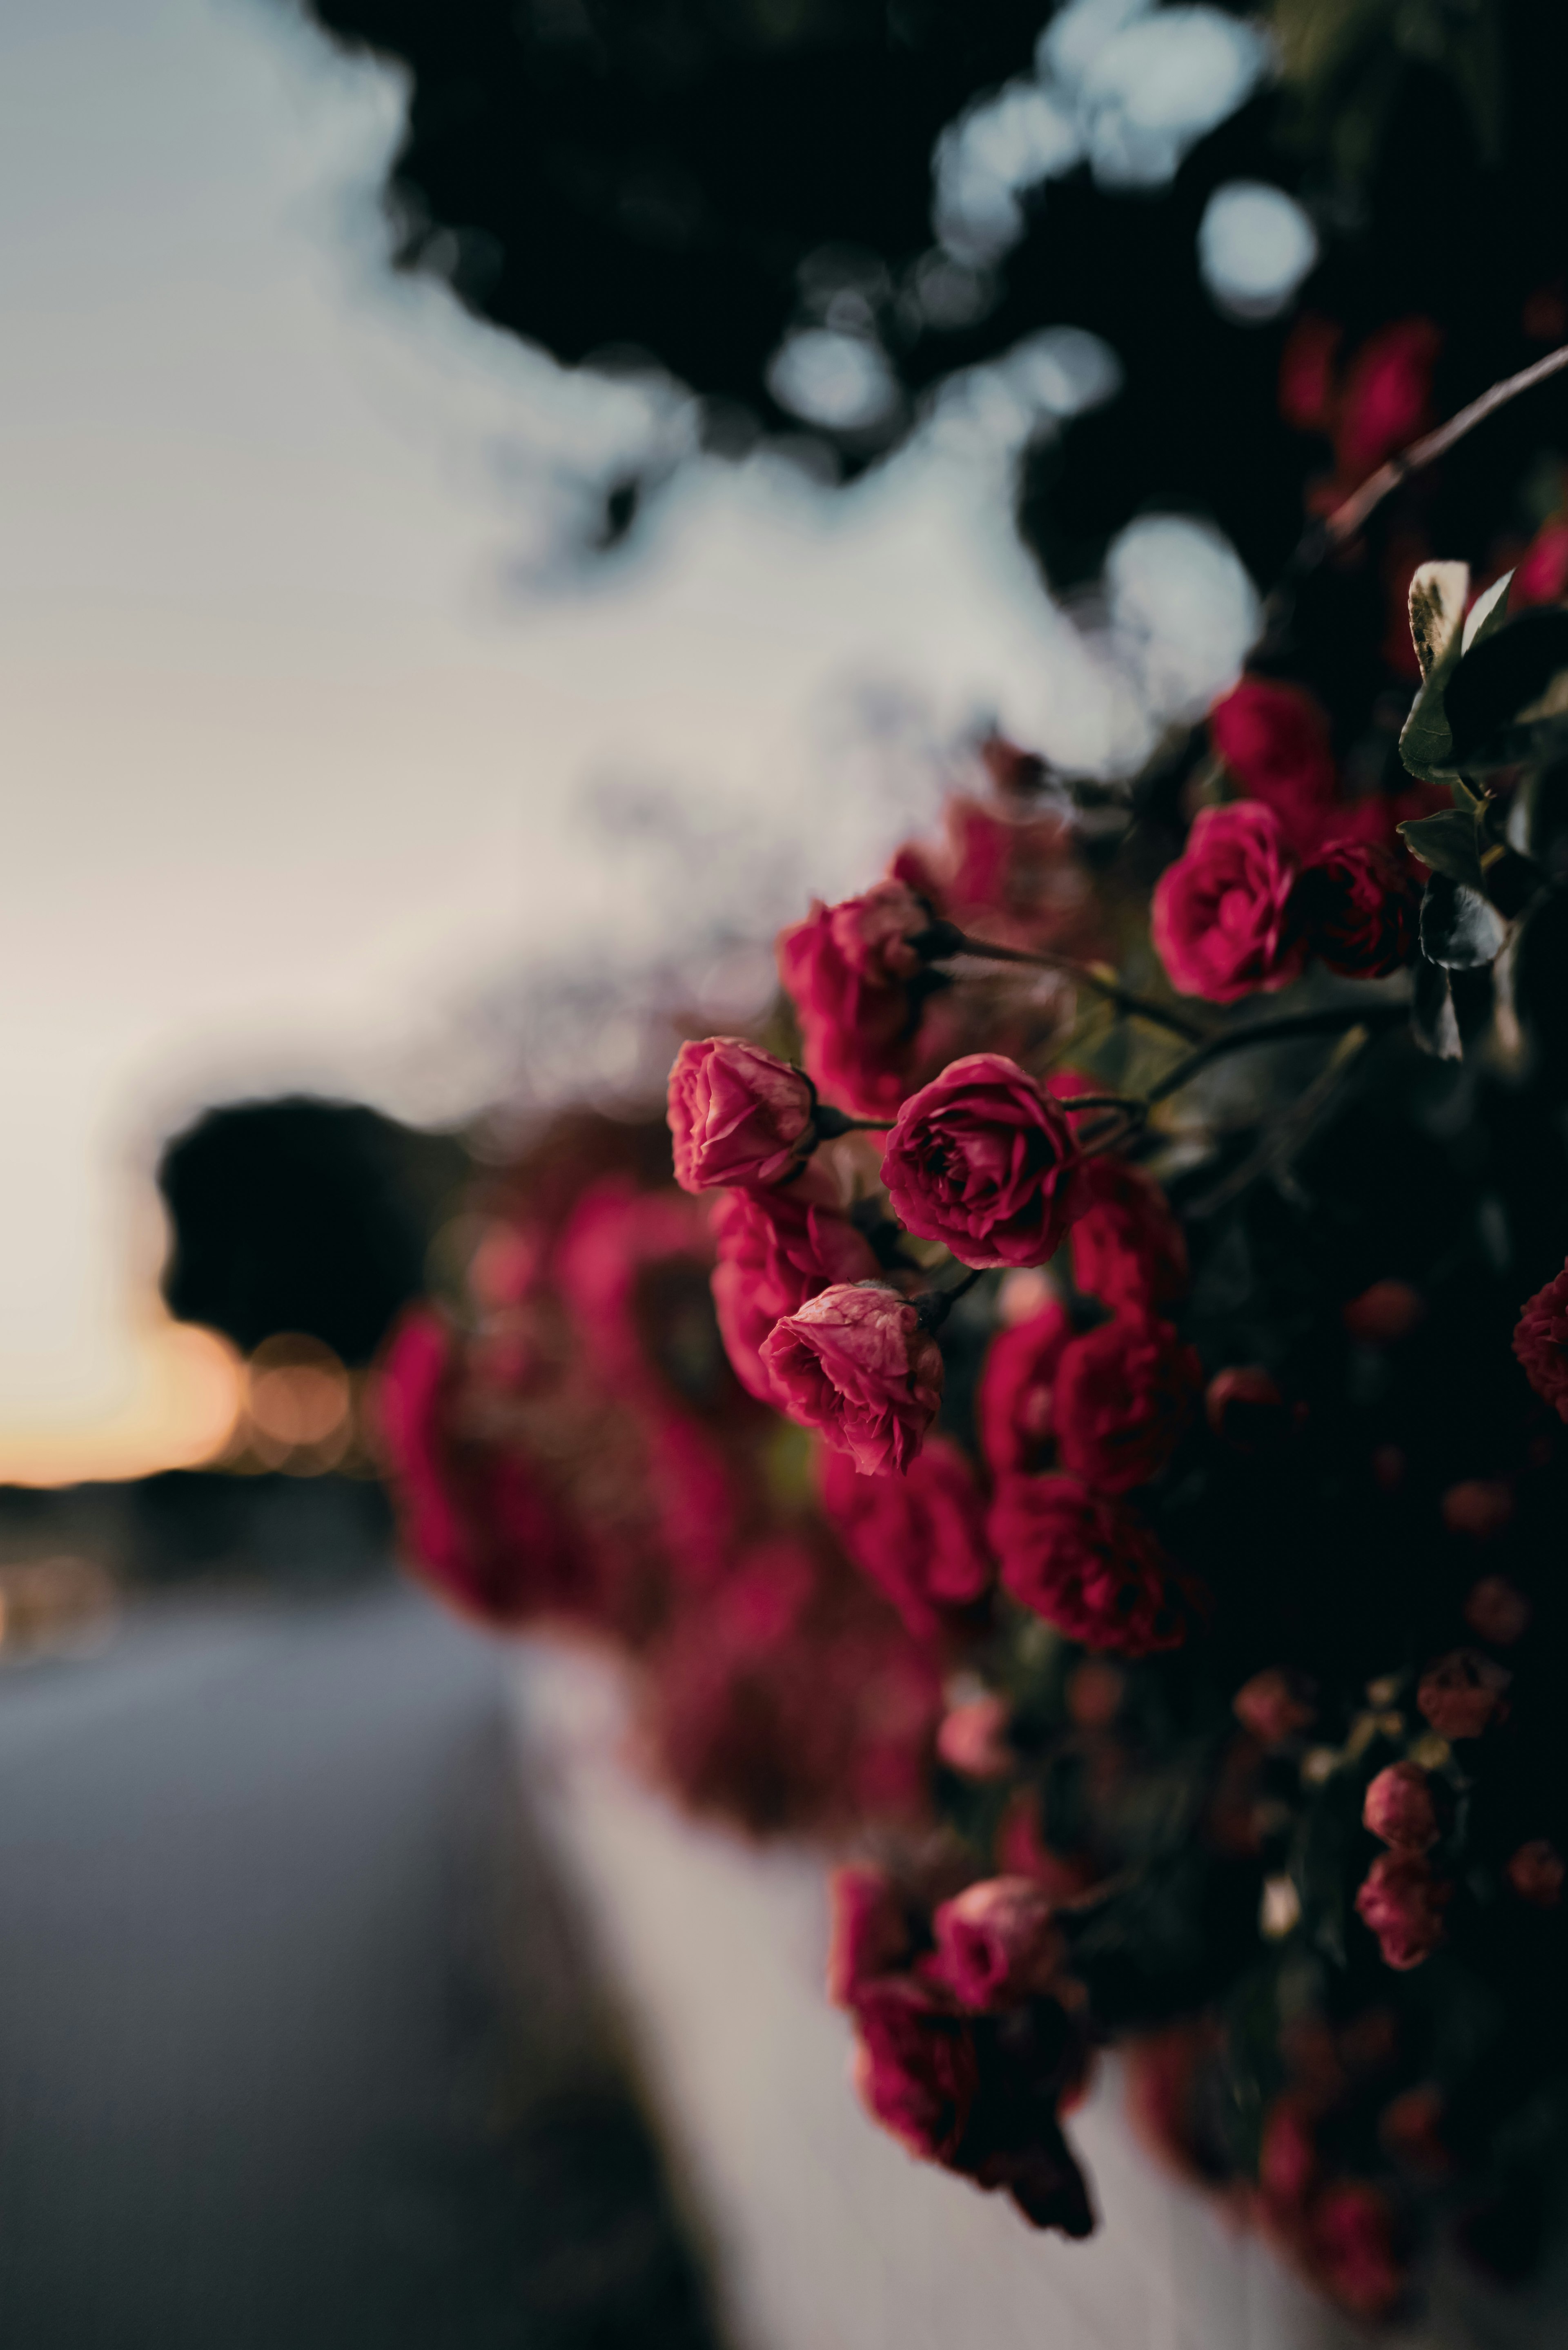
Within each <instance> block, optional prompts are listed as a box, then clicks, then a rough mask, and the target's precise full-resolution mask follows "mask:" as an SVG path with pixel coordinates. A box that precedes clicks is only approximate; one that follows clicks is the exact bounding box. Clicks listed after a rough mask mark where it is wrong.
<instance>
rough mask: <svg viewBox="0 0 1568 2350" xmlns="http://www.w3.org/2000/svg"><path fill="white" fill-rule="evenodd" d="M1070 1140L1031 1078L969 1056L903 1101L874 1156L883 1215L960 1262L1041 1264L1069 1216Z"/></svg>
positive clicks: (1059, 1115)
mask: <svg viewBox="0 0 1568 2350" xmlns="http://www.w3.org/2000/svg"><path fill="white" fill-rule="evenodd" d="M1079 1163H1080V1157H1079V1150H1078V1145H1077V1143H1076V1141H1075V1139H1074V1136H1073V1129H1072V1126H1071V1124H1070V1122H1069V1120H1068V1118H1067V1117H1066V1114H1065V1112H1064V1110H1063V1109H1062V1108H1061V1107H1060V1106H1059V1105H1058V1103H1057V1102H1056V1101H1055V1100H1054V1098H1053V1097H1052V1096H1051V1095H1050V1094H1049V1093H1047V1092H1046V1090H1045V1088H1044V1086H1042V1085H1041V1084H1040V1083H1039V1081H1038V1079H1036V1078H1034V1077H1032V1076H1029V1075H1028V1074H1027V1072H1026V1071H1025V1070H1023V1069H1021V1068H1020V1067H1019V1066H1018V1065H1017V1063H1016V1062H1015V1061H1009V1060H1005V1059H1003V1057H1002V1055H1001V1054H1000V1053H970V1054H966V1055H965V1056H964V1058H963V1059H962V1060H960V1061H954V1062H952V1063H950V1066H948V1067H947V1068H945V1069H944V1070H943V1071H942V1073H941V1075H940V1076H939V1077H934V1078H933V1079H932V1081H931V1083H930V1084H929V1086H922V1087H921V1088H920V1090H919V1093H918V1094H914V1095H912V1096H911V1097H910V1098H909V1100H908V1101H907V1102H906V1103H905V1104H904V1107H903V1108H902V1109H901V1110H900V1111H899V1113H898V1123H897V1125H896V1126H895V1127H894V1128H893V1132H892V1135H891V1137H890V1138H889V1139H888V1149H887V1155H886V1157H885V1158H884V1159H883V1161H882V1180H883V1181H884V1183H886V1185H887V1186H888V1197H889V1199H890V1200H891V1201H892V1203H893V1212H894V1214H895V1215H896V1216H897V1217H898V1220H899V1222H901V1223H902V1224H903V1225H904V1226H905V1228H906V1229H907V1230H908V1231H909V1232H914V1233H916V1234H918V1235H919V1238H921V1239H922V1240H932V1241H941V1242H943V1243H945V1244H946V1246H947V1247H949V1248H950V1249H951V1251H952V1253H953V1254H954V1256H956V1257H957V1258H958V1260H959V1262H960V1263H961V1264H969V1265H1021V1264H1044V1262H1045V1260H1046V1258H1047V1257H1049V1256H1054V1254H1055V1253H1056V1250H1057V1249H1058V1248H1059V1247H1060V1246H1061V1243H1062V1239H1063V1235H1064V1233H1065V1232H1066V1229H1067V1226H1068V1224H1069V1223H1070V1222H1071V1221H1072V1219H1073V1216H1074V1215H1075V1212H1076V1206H1077V1201H1076V1194H1075V1188H1074V1177H1075V1173H1076V1171H1077V1169H1078V1166H1079Z"/></svg>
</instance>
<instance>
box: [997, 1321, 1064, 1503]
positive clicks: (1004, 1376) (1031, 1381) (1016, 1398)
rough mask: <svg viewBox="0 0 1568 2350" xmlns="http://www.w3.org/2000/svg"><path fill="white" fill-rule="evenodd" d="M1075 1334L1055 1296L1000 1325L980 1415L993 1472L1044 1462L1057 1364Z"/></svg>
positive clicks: (1051, 1431)
mask: <svg viewBox="0 0 1568 2350" xmlns="http://www.w3.org/2000/svg"><path fill="white" fill-rule="evenodd" d="M1072 1336H1073V1325H1072V1323H1071V1322H1070V1321H1069V1320H1068V1318H1067V1315H1066V1311H1065V1309H1064V1307H1063V1306H1062V1305H1058V1304H1057V1303H1056V1301H1055V1300H1054V1299H1053V1300H1052V1301H1051V1302H1050V1303H1049V1304H1048V1305H1044V1306H1043V1307H1042V1309H1041V1311H1040V1312H1039V1313H1038V1314H1032V1315H1030V1317H1029V1319H1028V1321H1027V1322H1015V1323H1014V1324H1013V1325H1012V1328H1011V1329H1007V1330H999V1331H998V1332H997V1334H996V1336H995V1337H994V1338H993V1339H992V1342H991V1347H990V1351H989V1352H988V1354H987V1355H986V1358H985V1368H984V1369H983V1371H982V1372H981V1378H980V1395H979V1399H978V1402H977V1406H976V1418H977V1419H978V1421H979V1424H980V1447H981V1451H982V1452H983V1454H984V1455H985V1459H986V1461H987V1463H988V1465H989V1467H990V1469H991V1471H992V1475H993V1476H996V1477H1002V1476H1005V1475H1006V1474H1007V1472H1008V1471H1009V1470H1012V1469H1037V1468H1039V1467H1040V1466H1041V1465H1042V1462H1043V1460H1044V1454H1045V1451H1046V1448H1047V1446H1048V1445H1049V1444H1050V1443H1051V1440H1052V1437H1053V1434H1054V1391H1055V1384H1056V1366H1057V1364H1058V1363H1059V1362H1060V1361H1061V1359H1062V1354H1063V1350H1064V1347H1066V1346H1067V1344H1068V1342H1069V1340H1070V1339H1071V1337H1072Z"/></svg>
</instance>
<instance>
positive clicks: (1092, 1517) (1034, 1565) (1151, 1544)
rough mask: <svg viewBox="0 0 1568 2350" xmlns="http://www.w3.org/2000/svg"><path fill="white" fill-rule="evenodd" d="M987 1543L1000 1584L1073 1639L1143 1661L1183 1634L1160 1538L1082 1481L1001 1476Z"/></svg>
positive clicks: (1174, 1644)
mask: <svg viewBox="0 0 1568 2350" xmlns="http://www.w3.org/2000/svg"><path fill="white" fill-rule="evenodd" d="M991 1539H992V1546H993V1547H994V1549H995V1550H996V1553H997V1555H998V1556H999V1557H1000V1559H1001V1561H1002V1587H1003V1588H1004V1589H1005V1590H1007V1591H1009V1592H1011V1593H1012V1596H1013V1598H1014V1599H1016V1600H1018V1601H1019V1602H1020V1603H1021V1604H1022V1605H1023V1607H1032V1608H1033V1610H1034V1612H1035V1614H1036V1615H1037V1616H1044V1618H1045V1620H1046V1622H1047V1623H1050V1624H1054V1625H1055V1627H1056V1628H1057V1630H1058V1631H1059V1632H1064V1633H1065V1634H1066V1636H1067V1638H1069V1639H1070V1640H1081V1641H1082V1642H1083V1644H1084V1646H1085V1648H1098V1649H1102V1650H1108V1651H1110V1652H1112V1653H1114V1654H1116V1655H1118V1656H1125V1657H1147V1656H1152V1655H1154V1654H1155V1653H1156V1651H1157V1650H1158V1649H1161V1648H1179V1647H1180V1646H1181V1644H1182V1642H1183V1640H1184V1639H1185V1638H1186V1637H1187V1627H1186V1624H1185V1622H1184V1620H1183V1615H1182V1609H1181V1606H1180V1598H1181V1594H1180V1591H1179V1586H1178V1585H1177V1583H1176V1581H1175V1578H1174V1577H1173V1575H1172V1574H1171V1572H1170V1568H1169V1565H1168V1562H1167V1560H1166V1557H1165V1554H1164V1553H1163V1551H1162V1550H1161V1549H1160V1547H1159V1544H1158V1542H1157V1541H1156V1540H1155V1537H1154V1535H1153V1534H1151V1533H1150V1532H1149V1530H1148V1528H1147V1526H1146V1525H1145V1524H1144V1523H1143V1522H1142V1521H1141V1519H1138V1518H1136V1517H1135V1516H1134V1515H1133V1513H1132V1512H1131V1511H1130V1510H1129V1509H1127V1507H1126V1505H1125V1504H1124V1503H1120V1502H1113V1501H1106V1500H1104V1499H1102V1498H1101V1496H1100V1495H1098V1494H1097V1493H1092V1492H1090V1491H1089V1489H1088V1488H1087V1486H1086V1485H1084V1484H1083V1483H1081V1482H1080V1481H1079V1480H1078V1479H1077V1478H1076V1477H1066V1476H1052V1477H1017V1476H1014V1477H1003V1478H1002V1481H1001V1482H1000V1483H999V1485H998V1487H997V1492H996V1500H995V1502H994V1503H992V1512H991Z"/></svg>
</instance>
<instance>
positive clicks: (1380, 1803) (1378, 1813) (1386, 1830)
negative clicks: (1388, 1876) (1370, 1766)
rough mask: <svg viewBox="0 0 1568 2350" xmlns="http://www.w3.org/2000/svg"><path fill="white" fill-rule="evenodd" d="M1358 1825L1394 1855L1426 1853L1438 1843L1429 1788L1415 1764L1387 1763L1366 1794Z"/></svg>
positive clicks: (1436, 1810)
mask: <svg viewBox="0 0 1568 2350" xmlns="http://www.w3.org/2000/svg"><path fill="white" fill-rule="evenodd" d="M1361 1825H1363V1827H1365V1828H1368V1829H1370V1830H1371V1832H1372V1834H1373V1835H1375V1836H1381V1837H1382V1839H1383V1841H1384V1843H1385V1844H1388V1845H1392V1846H1394V1849H1395V1850H1396V1851H1397V1852H1428V1851H1429V1850H1430V1849H1431V1847H1432V1846H1433V1845H1435V1844H1436V1843H1437V1841H1438V1807H1437V1805H1436V1804H1434V1803H1433V1801H1432V1785H1431V1782H1430V1780H1429V1779H1428V1776H1427V1773H1425V1772H1424V1771H1423V1770H1422V1769H1421V1768H1420V1766H1419V1764H1417V1763H1389V1765H1388V1768H1387V1769H1386V1771H1379V1773H1377V1776H1376V1779H1374V1780H1373V1782H1372V1783H1371V1785H1370V1786H1369V1787H1368V1788H1367V1790H1366V1800H1365V1801H1364V1803H1363V1804H1362V1806H1361Z"/></svg>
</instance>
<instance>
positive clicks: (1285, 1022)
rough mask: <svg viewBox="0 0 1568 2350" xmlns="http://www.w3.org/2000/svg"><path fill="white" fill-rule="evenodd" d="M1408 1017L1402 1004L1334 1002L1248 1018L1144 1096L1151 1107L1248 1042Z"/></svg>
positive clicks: (1385, 1024)
mask: <svg viewBox="0 0 1568 2350" xmlns="http://www.w3.org/2000/svg"><path fill="white" fill-rule="evenodd" d="M1409 1016H1410V1010H1409V1006H1408V1004H1405V1003H1357V1004H1344V1003H1342V1004H1338V1005H1335V1006H1334V1007H1332V1008H1331V1009H1329V1010H1327V1011H1324V1012H1291V1013H1286V1014H1284V1015H1283V1016H1282V1018H1280V1019H1278V1020H1252V1021H1250V1022H1249V1023H1248V1024H1247V1025H1246V1026H1245V1027H1244V1028H1230V1029H1227V1030H1226V1032H1225V1034H1224V1035H1222V1036H1213V1037H1210V1040H1209V1042H1208V1044H1206V1045H1200V1046H1199V1049H1198V1051H1197V1052H1196V1053H1189V1054H1188V1055H1187V1057H1186V1059H1185V1060H1182V1061H1178V1063H1177V1065H1176V1066H1175V1067H1174V1068H1173V1069H1168V1070H1167V1071H1166V1073H1165V1075H1164V1076H1163V1077H1160V1078H1158V1080H1157V1081H1156V1082H1155V1084H1153V1085H1152V1086H1150V1087H1149V1089H1148V1092H1147V1094H1146V1095H1145V1097H1144V1099H1145V1101H1146V1102H1147V1105H1148V1107H1150V1108H1152V1107H1154V1105H1155V1103H1156V1102H1160V1101H1164V1100H1165V1098H1166V1097H1167V1095H1168V1094H1174V1093H1179V1091H1180V1089H1181V1087H1183V1086H1185V1085H1189V1084H1190V1083H1191V1081H1192V1079H1193V1078H1194V1077H1196V1076H1199V1074H1200V1073H1201V1072H1202V1071H1203V1070H1204V1069H1207V1068H1208V1067H1210V1065H1211V1064H1212V1063H1213V1062H1215V1061H1220V1060H1223V1059H1224V1058H1225V1057H1226V1056H1227V1055H1229V1054H1231V1053H1240V1052H1243V1051H1245V1049H1246V1048H1247V1046H1248V1045H1277V1044H1283V1043H1285V1042H1286V1041H1287V1040H1288V1039H1290V1038H1292V1037H1297V1036H1336V1035H1339V1034H1340V1033H1341V1032H1342V1031H1343V1030H1345V1029H1346V1028H1354V1027H1358V1026H1360V1027H1366V1028H1367V1029H1368V1030H1370V1031H1373V1032H1376V1030H1378V1029H1380V1028H1394V1027H1397V1026H1399V1025H1401V1024H1403V1023H1404V1022H1405V1021H1407V1019H1408V1018H1409Z"/></svg>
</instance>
